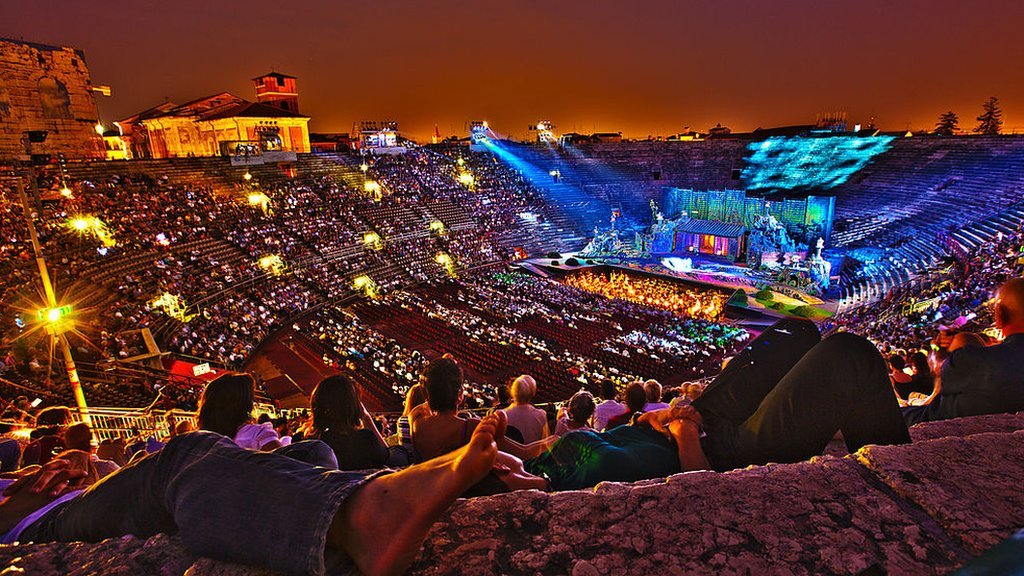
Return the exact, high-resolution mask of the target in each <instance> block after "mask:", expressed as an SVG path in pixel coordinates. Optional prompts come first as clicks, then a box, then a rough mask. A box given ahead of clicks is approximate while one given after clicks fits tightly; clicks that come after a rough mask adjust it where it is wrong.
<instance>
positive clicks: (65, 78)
mask: <svg viewBox="0 0 1024 576" xmlns="http://www.w3.org/2000/svg"><path fill="white" fill-rule="evenodd" d="M98 121H99V112H98V110H97V109H96V101H95V100H94V99H93V93H92V91H91V89H90V78H89V69H88V67H87V66H86V64H85V57H84V55H83V54H82V52H81V51H79V50H74V49H72V48H67V47H56V46H45V45H42V44H32V43H28V42H20V41H17V40H6V39H0V162H10V161H12V160H15V159H18V158H20V157H22V156H23V155H24V154H25V145H24V143H23V137H24V132H26V131H29V130H46V131H47V132H48V135H47V138H46V141H45V142H43V143H37V144H32V152H33V153H35V154H44V153H46V154H52V155H57V154H58V153H63V154H64V155H65V157H67V158H68V159H72V160H75V159H102V158H103V157H104V149H103V142H102V139H101V138H100V137H99V135H98V134H97V133H96V124H97V123H98Z"/></svg>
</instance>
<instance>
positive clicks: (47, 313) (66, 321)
mask: <svg viewBox="0 0 1024 576" xmlns="http://www.w3.org/2000/svg"><path fill="white" fill-rule="evenodd" d="M71 312H72V308H71V306H58V307H56V308H43V309H42V310H39V312H37V313H36V317H37V318H38V319H39V321H40V322H44V323H45V326H46V332H47V333H48V334H50V335H51V336H57V335H60V334H63V333H64V332H67V331H68V330H70V329H71V326H73V324H72V323H71V318H70V316H71Z"/></svg>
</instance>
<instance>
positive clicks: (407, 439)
mask: <svg viewBox="0 0 1024 576" xmlns="http://www.w3.org/2000/svg"><path fill="white" fill-rule="evenodd" d="M414 412H416V413H424V414H425V413H428V412H430V407H429V406H427V392H426V389H424V388H423V385H422V384H419V383H417V384H414V385H412V386H411V387H410V388H409V391H408V392H406V394H405V406H404V408H403V409H402V415H401V416H399V417H398V423H397V424H396V426H395V427H396V428H397V429H398V432H397V434H398V436H399V444H398V445H399V446H400V447H401V448H403V449H404V450H405V453H406V455H407V459H408V461H409V463H410V464H413V463H416V462H419V455H418V454H417V453H416V447H415V446H414V445H413V441H412V424H410V419H411V418H412V414H413V413H414Z"/></svg>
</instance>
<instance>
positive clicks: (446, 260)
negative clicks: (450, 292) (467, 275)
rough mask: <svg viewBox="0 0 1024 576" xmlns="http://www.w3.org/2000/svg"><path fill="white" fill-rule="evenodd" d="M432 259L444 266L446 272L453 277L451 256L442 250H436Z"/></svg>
mask: <svg viewBox="0 0 1024 576" xmlns="http://www.w3.org/2000/svg"><path fill="white" fill-rule="evenodd" d="M434 261H435V262H437V263H438V264H440V265H441V266H442V267H444V270H445V272H447V273H448V275H449V276H451V277H453V278H454V277H455V261H454V260H452V257H451V256H449V255H448V254H445V253H444V252H438V253H437V256H436V257H435V258H434Z"/></svg>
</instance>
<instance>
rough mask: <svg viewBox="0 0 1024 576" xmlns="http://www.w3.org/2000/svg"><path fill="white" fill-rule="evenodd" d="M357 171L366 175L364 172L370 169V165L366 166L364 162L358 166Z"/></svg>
mask: <svg viewBox="0 0 1024 576" xmlns="http://www.w3.org/2000/svg"><path fill="white" fill-rule="evenodd" d="M359 169H360V170H362V171H363V174H366V171H367V170H369V169H370V165H369V164H367V163H366V162H363V163H362V164H360V165H359Z"/></svg>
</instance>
